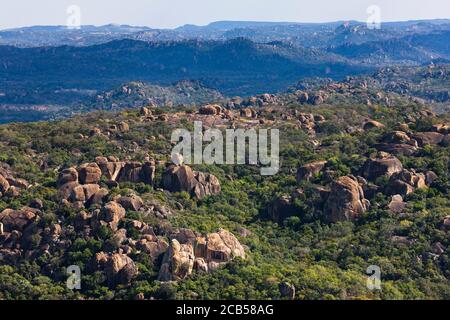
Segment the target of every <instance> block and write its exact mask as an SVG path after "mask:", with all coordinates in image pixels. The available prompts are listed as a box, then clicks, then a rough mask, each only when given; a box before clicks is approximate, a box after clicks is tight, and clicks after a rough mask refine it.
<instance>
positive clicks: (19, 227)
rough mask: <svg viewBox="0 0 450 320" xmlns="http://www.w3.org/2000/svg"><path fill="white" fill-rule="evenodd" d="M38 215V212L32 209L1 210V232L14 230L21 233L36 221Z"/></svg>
mask: <svg viewBox="0 0 450 320" xmlns="http://www.w3.org/2000/svg"><path fill="white" fill-rule="evenodd" d="M38 213H39V210H37V209H32V208H23V209H21V210H12V209H5V210H3V211H2V212H1V213H0V223H1V224H2V225H3V231H5V232H12V231H14V230H16V231H19V232H23V231H24V230H25V229H26V227H27V226H29V225H30V224H31V223H33V222H34V221H35V220H36V218H37V216H38Z"/></svg>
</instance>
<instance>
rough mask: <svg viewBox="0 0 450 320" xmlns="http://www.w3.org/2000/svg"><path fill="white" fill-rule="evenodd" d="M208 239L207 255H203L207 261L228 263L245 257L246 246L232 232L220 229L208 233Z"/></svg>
mask: <svg viewBox="0 0 450 320" xmlns="http://www.w3.org/2000/svg"><path fill="white" fill-rule="evenodd" d="M206 239H207V244H206V257H203V256H202V257H203V258H206V261H208V262H211V261H213V262H218V263H226V262H229V261H231V260H233V259H234V258H237V257H240V258H242V259H245V250H244V247H243V246H242V245H241V244H240V242H239V241H238V239H236V237H235V236H234V235H233V234H232V233H231V232H229V231H227V230H224V229H220V230H219V231H218V232H214V233H210V234H208V235H207V237H206ZM196 249H197V248H196Z"/></svg>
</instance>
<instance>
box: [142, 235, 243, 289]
mask: <svg viewBox="0 0 450 320" xmlns="http://www.w3.org/2000/svg"><path fill="white" fill-rule="evenodd" d="M170 238H171V240H170V245H169V248H168V250H167V251H166V252H165V254H164V258H163V263H162V265H161V268H160V272H159V276H158V280H160V281H178V280H181V279H184V278H186V277H188V276H189V275H191V274H192V272H193V270H195V271H196V272H212V271H214V270H217V269H218V268H220V267H221V266H222V265H224V264H226V263H228V262H230V261H231V260H233V259H234V258H237V257H241V258H243V259H245V250H244V247H243V246H242V245H241V244H240V243H239V241H238V240H237V239H236V237H235V236H234V235H233V234H232V233H230V232H228V231H226V230H223V229H220V230H219V231H218V232H214V233H210V234H208V235H207V236H206V237H201V236H198V234H196V233H195V232H193V231H192V230H189V229H180V230H177V231H176V232H175V233H174V234H173V235H171V236H170ZM150 240H151V241H155V240H152V239H150ZM157 241H160V239H159V240H157ZM156 245H157V244H156V243H155V247H156ZM163 249H164V248H163Z"/></svg>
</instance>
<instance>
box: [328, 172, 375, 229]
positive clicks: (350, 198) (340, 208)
mask: <svg viewBox="0 0 450 320" xmlns="http://www.w3.org/2000/svg"><path fill="white" fill-rule="evenodd" d="M369 207H370V202H369V201H368V200H367V199H365V198H364V191H363V189H362V188H361V186H360V185H359V184H358V180H357V179H356V178H355V177H352V176H344V177H340V178H339V179H337V180H336V181H334V182H333V183H332V184H331V192H330V196H329V197H328V200H327V202H326V203H325V207H324V212H325V214H326V215H327V216H328V217H329V219H330V220H331V221H332V222H338V221H351V220H355V219H357V218H358V217H359V216H360V215H361V214H363V213H364V212H366V211H367V210H368V209H369Z"/></svg>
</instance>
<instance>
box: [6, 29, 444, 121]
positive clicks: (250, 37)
mask: <svg viewBox="0 0 450 320" xmlns="http://www.w3.org/2000/svg"><path fill="white" fill-rule="evenodd" d="M448 63H450V20H425V21H407V22H390V23H383V24H382V28H381V29H379V30H377V29H375V30H371V29H368V28H367V26H366V25H365V24H364V23H360V22H356V21H350V22H332V23H290V22H241V21H221V22H214V23H211V24H209V25H207V26H194V25H185V26H182V27H179V28H176V29H173V30H168V29H151V28H147V27H134V26H126V25H106V26H101V27H96V26H83V27H81V28H80V29H78V30H71V29H67V28H66V27H63V26H50V27H46V26H38V27H28V28H20V29H10V30H3V31H0V112H3V114H6V115H8V116H9V115H10V113H11V112H12V111H11V110H22V107H24V106H27V108H28V107H30V108H32V110H42V109H44V110H46V111H48V110H50V112H53V111H54V110H59V109H60V108H61V107H62V110H67V107H71V106H75V105H79V104H80V103H85V102H86V101H87V100H89V101H91V100H92V99H95V97H96V96H97V95H99V94H100V95H101V94H104V93H107V92H114V91H115V90H117V89H116V88H120V86H122V85H123V84H129V83H140V84H142V87H140V88H139V90H143V92H144V93H143V95H144V99H143V100H142V99H140V100H139V103H141V101H145V100H149V101H151V100H155V101H156V102H157V103H158V104H164V103H165V102H164V101H166V102H169V101H170V102H171V103H175V104H190V103H203V102H204V101H206V100H211V99H210V98H211V97H214V96H215V95H216V94H217V95H223V96H227V97H232V96H251V95H256V94H261V93H265V92H268V93H277V92H283V91H286V90H287V88H288V87H290V86H292V85H293V84H294V83H297V82H298V81H301V80H304V79H308V78H317V77H319V78H331V79H332V80H335V81H340V80H343V79H345V78H346V77H348V76H358V75H364V74H373V73H374V72H376V71H377V70H379V69H381V68H387V67H402V66H406V67H408V66H424V65H425V66H427V65H430V64H448ZM183 81H187V82H186V83H201V85H199V90H198V92H200V93H199V94H198V95H195V94H194V95H193V96H192V97H186V96H183V94H184V93H183V94H181V95H178V94H174V91H173V90H172V89H160V88H168V87H172V86H173V84H174V83H175V87H176V86H177V85H176V83H183ZM155 88H156V89H155ZM204 88H207V90H204ZM184 89H186V88H184ZM184 89H183V90H182V91H183V92H184ZM175 91H176V90H175ZM194 91H197V89H196V90H194ZM444 91H445V90H444ZM187 92H188V94H189V90H187ZM198 92H197V93H198ZM164 94H166V95H167V96H166V97H164ZM441 94H442V93H439V95H441ZM444 95H445V93H444ZM113 96H114V94H113ZM93 97H94V98H93ZM205 97H207V99H204V98H205ZM122 98H124V97H121V98H120V99H119V100H120V101H119V102H117V101H114V99H111V98H110V97H109V96H107V97H106V99H105V100H103V101H102V102H101V103H100V101H97V103H92V101H91V102H89V105H90V106H91V105H92V106H95V107H99V106H100V108H102V109H114V106H115V105H118V106H119V107H120V106H122V105H129V104H130V103H131V104H132V101H129V99H122ZM128 98H130V97H128ZM5 110H9V111H8V112H6V111H5ZM33 112H34V111H33ZM33 114H34V113H33ZM32 118H33V119H34V118H35V117H34V116H33V117H32ZM8 119H9V118H8Z"/></svg>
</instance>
